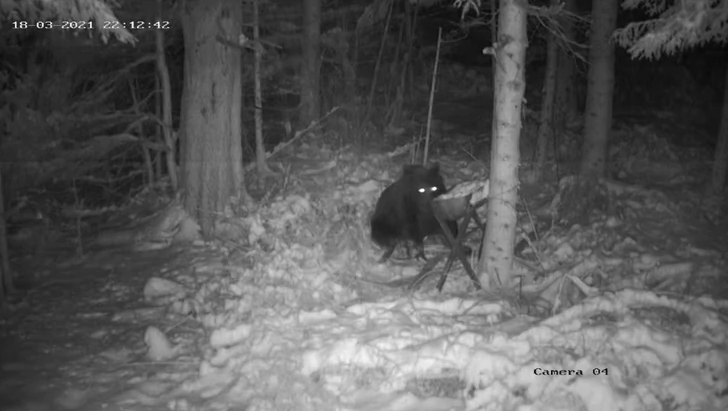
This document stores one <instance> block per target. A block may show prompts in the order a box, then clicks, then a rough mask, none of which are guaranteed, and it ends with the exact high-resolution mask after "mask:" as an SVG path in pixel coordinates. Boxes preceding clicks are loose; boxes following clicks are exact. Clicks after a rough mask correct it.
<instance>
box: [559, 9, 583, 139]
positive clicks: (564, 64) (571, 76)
mask: <svg viewBox="0 0 728 411" xmlns="http://www.w3.org/2000/svg"><path fill="white" fill-rule="evenodd" d="M563 11H564V12H566V13H576V11H577V10H576V0H566V2H565V3H564V9H563ZM563 14H564V13H562V15H563ZM558 20H559V24H560V25H561V30H562V31H563V33H564V35H565V36H566V38H567V41H569V42H571V44H578V42H577V39H576V30H575V28H574V20H573V19H570V18H565V17H561V18H559V19H558ZM558 50H559V51H558V54H559V56H558V58H557V65H558V68H557V69H556V75H557V79H556V91H555V94H556V96H555V97H554V119H553V128H554V131H555V132H556V133H557V135H558V134H561V133H560V131H563V130H565V129H566V126H567V125H568V123H569V122H570V121H571V120H572V119H574V118H576V117H578V115H579V99H578V96H577V94H578V92H577V90H578V89H577V84H578V81H579V78H578V75H577V72H576V61H575V58H574V56H573V55H571V53H568V52H567V51H565V50H564V49H563V48H561V47H559V48H558ZM575 52H579V50H575Z"/></svg>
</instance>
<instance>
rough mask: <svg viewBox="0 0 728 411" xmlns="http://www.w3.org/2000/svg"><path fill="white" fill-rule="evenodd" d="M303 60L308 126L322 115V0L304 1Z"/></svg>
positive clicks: (303, 104)
mask: <svg viewBox="0 0 728 411" xmlns="http://www.w3.org/2000/svg"><path fill="white" fill-rule="evenodd" d="M302 49H303V62H302V64H301V119H302V121H303V124H305V125H306V126H308V125H309V124H311V122H312V121H315V120H318V119H319V117H321V102H320V99H319V96H320V94H319V84H320V74H321V0H304V1H303V45H302Z"/></svg>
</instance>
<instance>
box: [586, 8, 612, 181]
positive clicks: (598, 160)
mask: <svg viewBox="0 0 728 411" xmlns="http://www.w3.org/2000/svg"><path fill="white" fill-rule="evenodd" d="M618 5H619V3H618V2H616V1H604V0H593V1H592V14H591V15H592V27H591V36H590V39H589V50H590V52H589V74H588V79H587V93H586V94H587V95H586V109H585V110H584V111H585V116H586V119H585V122H584V147H583V151H582V160H581V174H582V175H583V176H586V177H597V178H600V177H605V176H606V172H607V143H608V142H609V133H610V131H611V128H612V99H613V97H614V43H612V42H611V41H610V39H611V36H612V33H614V30H615V29H616V27H617V7H618Z"/></svg>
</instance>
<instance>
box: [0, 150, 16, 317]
mask: <svg viewBox="0 0 728 411" xmlns="http://www.w3.org/2000/svg"><path fill="white" fill-rule="evenodd" d="M4 194H5V190H4V186H3V173H2V164H0V311H2V310H1V308H2V307H3V306H4V305H5V304H6V297H7V295H8V294H10V293H12V292H13V291H14V285H13V274H12V271H10V256H9V255H8V229H7V225H6V224H5V222H6V221H7V220H6V217H7V216H6V215H5V213H6V211H7V210H6V209H5V201H6V200H5V196H4Z"/></svg>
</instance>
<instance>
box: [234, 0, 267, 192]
mask: <svg viewBox="0 0 728 411" xmlns="http://www.w3.org/2000/svg"><path fill="white" fill-rule="evenodd" d="M259 1H260V0H253V40H255V43H256V45H257V44H258V42H259V41H260V11H259V10H260V9H259V7H258V6H259V5H258V2H259ZM253 54H254V57H253V59H254V61H253V88H254V93H255V165H256V167H257V170H258V178H260V179H261V181H262V179H263V176H265V175H269V174H271V171H270V169H269V168H268V163H266V161H265V145H264V144H263V108H262V107H263V88H262V84H261V77H262V76H261V71H260V62H261V60H262V59H263V56H262V53H261V48H260V47H257V46H256V47H255V52H254V53H253ZM240 92H241V94H242V89H241V90H240ZM241 104H242V103H241Z"/></svg>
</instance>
